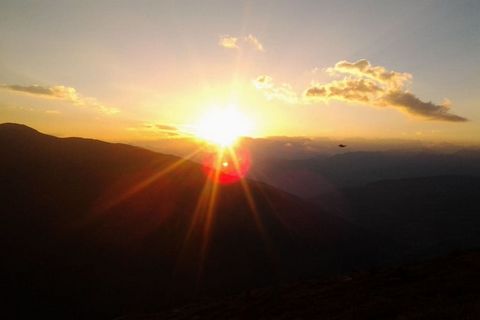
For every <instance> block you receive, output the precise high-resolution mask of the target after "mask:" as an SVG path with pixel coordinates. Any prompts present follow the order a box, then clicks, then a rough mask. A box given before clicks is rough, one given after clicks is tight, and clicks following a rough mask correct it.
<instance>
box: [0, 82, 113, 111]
mask: <svg viewBox="0 0 480 320" xmlns="http://www.w3.org/2000/svg"><path fill="white" fill-rule="evenodd" d="M0 88H2V89H6V90H10V91H13V92H17V93H22V94H28V95H32V96H36V97H39V98H51V99H58V100H64V101H67V102H70V103H73V104H74V105H76V106H79V107H87V108H93V109H96V110H97V111H99V112H101V113H104V114H108V115H112V114H116V113H118V112H119V110H118V109H116V108H112V107H107V106H105V105H103V104H101V103H100V102H98V100H97V99H95V98H92V97H85V96H82V95H80V94H79V93H78V91H77V90H76V89H75V88H72V87H67V86H61V85H57V86H50V87H45V86H39V85H29V86H23V85H17V84H10V85H0Z"/></svg>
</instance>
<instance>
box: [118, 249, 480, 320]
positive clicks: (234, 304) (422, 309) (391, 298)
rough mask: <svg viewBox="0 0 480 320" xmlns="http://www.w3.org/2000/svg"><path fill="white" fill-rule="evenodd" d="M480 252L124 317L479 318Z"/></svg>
mask: <svg viewBox="0 0 480 320" xmlns="http://www.w3.org/2000/svg"><path fill="white" fill-rule="evenodd" d="M479 268H480V253H479V252H478V251H477V252H472V253H463V254H455V255H454V254H452V255H450V256H448V257H444V258H436V259H434V260H429V261H425V262H422V263H415V264H410V265H405V266H402V267H396V268H388V269H382V270H371V271H369V272H361V273H354V274H352V275H351V276H348V277H342V278H338V279H332V280H310V281H303V282H297V283H292V284H289V285H285V286H282V287H281V288H277V289H275V288H271V287H266V288H261V289H256V290H251V291H249V292H245V293H243V294H241V295H234V296H229V297H225V298H221V299H204V300H200V301H196V302H195V303H191V304H188V305H184V306H181V307H176V308H172V309H171V310H168V311H165V312H163V313H159V314H152V315H144V316H130V317H129V316H126V317H121V318H119V319H118V320H160V319H162V320H167V319H168V320H186V319H218V320H220V319H266V320H267V319H268V320H269V319H327V320H330V319H332V320H333V319H337V320H347V319H348V320H350V319H358V320H370V319H384V320H390V319H391V320H397V319H419V320H420V319H421V320H434V319H435V320H436V319H452V320H456V319H478V317H479V315H480V298H479V297H480V296H479V292H480V291H479V289H478V288H479V286H480V278H479V277H478V269H479Z"/></svg>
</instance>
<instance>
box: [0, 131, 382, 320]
mask: <svg viewBox="0 0 480 320" xmlns="http://www.w3.org/2000/svg"><path fill="white" fill-rule="evenodd" d="M0 148H1V150H2V157H1V158H0V177H1V183H0V203H1V207H2V208H1V212H2V214H1V216H0V219H1V221H0V222H1V224H0V233H1V235H2V242H1V243H2V244H1V250H2V261H3V262H2V277H3V278H4V281H2V282H3V284H4V285H3V288H4V291H5V292H8V294H9V299H8V300H7V305H9V306H10V309H9V311H10V312H13V313H16V315H17V317H20V316H24V315H27V314H35V315H43V314H48V316H49V317H50V318H55V317H59V318H69V319H75V318H78V319H83V318H89V319H94V318H99V319H104V318H108V317H113V316H116V315H120V314H128V313H131V312H147V311H155V310H156V309H157V308H161V307H162V306H165V305H166V304H168V303H173V302H175V301H177V302H178V301H180V300H181V299H188V298H190V297H193V296H195V295H199V294H210V295H215V294H224V293H228V292H235V291H238V290H241V289H246V288H251V287H258V286H260V285H266V284H274V283H277V282H279V281H284V280H292V279H298V278H301V277H309V276H312V275H318V274H328V273H332V272H342V271H348V270H351V269H352V268H360V267H363V266H367V265H371V264H373V263H377V262H379V261H381V260H382V259H384V258H385V254H386V252H387V251H389V245H387V243H388V242H386V241H385V239H384V238H379V237H378V236H376V235H374V234H372V233H369V232H366V231H364V230H362V229H360V228H358V227H355V226H353V225H351V224H349V223H347V222H345V221H344V220H343V219H341V218H338V217H335V216H330V215H328V214H326V213H324V212H321V211H319V210H318V209H316V208H314V207H312V206H310V205H308V204H306V203H304V202H303V201H301V200H300V199H298V198H296V197H294V196H291V195H289V194H286V193H284V192H281V191H279V190H276V189H274V188H272V187H269V186H267V185H265V184H261V183H254V182H248V181H247V186H248V188H249V190H250V192H251V195H252V200H253V201H251V202H249V201H248V197H247V196H246V195H245V191H244V188H243V187H242V185H241V184H240V183H239V184H233V185H228V186H218V187H216V186H214V185H212V184H211V183H208V180H207V178H206V177H205V175H204V173H203V171H202V168H201V167H200V166H199V165H197V164H194V163H191V162H189V161H183V160H181V159H178V158H176V157H173V156H166V155H161V154H157V153H154V152H150V151H146V150H143V149H140V148H136V147H131V146H128V145H122V144H110V143H105V142H101V141H96V140H88V139H80V138H62V139H60V138H55V137H52V136H47V135H44V134H41V133H39V132H37V131H35V130H33V129H30V128H28V127H25V126H21V125H16V124H3V125H0ZM215 189H217V191H218V194H217V197H216V200H215V201H213V200H211V197H210V196H211V195H212V194H213V193H214V190H215ZM199 199H200V200H199ZM208 208H211V210H209V209H208ZM380 243H382V245H380ZM27 306H28V308H27Z"/></svg>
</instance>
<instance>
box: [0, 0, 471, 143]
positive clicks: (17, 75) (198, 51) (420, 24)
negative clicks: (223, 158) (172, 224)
mask: <svg viewBox="0 0 480 320" xmlns="http://www.w3.org/2000/svg"><path fill="white" fill-rule="evenodd" d="M479 10H480V2H478V1H471V0H461V1H394V2H392V1H388V2H383V1H370V0H368V1H302V2H301V5H299V4H298V3H297V2H295V1H283V0H282V1H272V0H270V1H255V2H252V1H219V0H216V1H207V2H205V1H153V2H152V1H134V2H132V1H111V0H109V1H101V2H96V1H41V2H40V1H27V2H24V1H8V0H7V1H2V2H1V4H0V40H1V43H2V50H1V52H0V121H1V122H16V123H24V124H26V125H29V126H32V127H35V128H37V129H39V130H42V131H44V132H47V133H50V134H55V135H58V136H83V137H92V138H98V139H103V140H108V141H120V142H127V143H132V142H137V141H143V140H149V141H152V140H162V139H163V140H171V139H178V138H191V137H192V136H191V134H192V132H193V135H194V136H197V135H198V136H200V137H202V138H203V139H206V140H209V141H211V142H214V143H216V144H220V145H229V144H231V143H233V142H234V141H235V140H236V138H237V136H239V135H248V136H252V137H268V136H297V137H329V138H333V139H343V138H351V137H356V138H368V139H379V138H382V139H383V138H388V139H410V140H421V141H433V142H438V141H451V142H461V143H473V144H478V143H479V142H480V126H479V125H478V121H479V119H480V108H478V104H479V101H480V93H479V91H478V90H477V87H478V82H479V81H480V60H479V59H480V58H479V57H480V54H479V52H480V42H479V37H478V30H480V19H478V15H479ZM347 22H348V23H347ZM230 105H235V106H236V109H235V110H236V111H235V112H238V114H241V115H243V117H245V118H246V119H247V120H248V122H249V123H250V124H253V127H252V128H249V129H248V130H245V128H244V126H245V123H243V122H242V121H243V120H241V118H238V117H236V116H234V117H232V116H230V115H223V114H221V113H220V114H219V113H217V112H212V111H211V110H212V106H219V108H220V109H222V108H224V107H226V106H230ZM224 118H227V119H224ZM196 126H200V127H199V128H197V129H198V131H195V127H196Z"/></svg>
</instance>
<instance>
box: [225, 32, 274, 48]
mask: <svg viewBox="0 0 480 320" xmlns="http://www.w3.org/2000/svg"><path fill="white" fill-rule="evenodd" d="M218 45H219V46H221V47H223V48H226V49H241V48H244V47H250V48H253V49H254V50H256V51H259V52H264V51H265V48H264V46H263V44H262V43H261V42H260V40H258V38H257V37H255V36H254V35H253V34H249V35H248V36H245V37H241V38H238V37H233V36H229V35H224V36H220V38H219V40H218Z"/></svg>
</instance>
